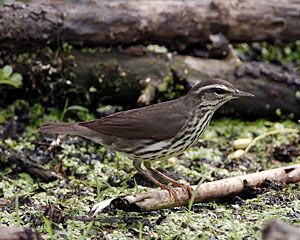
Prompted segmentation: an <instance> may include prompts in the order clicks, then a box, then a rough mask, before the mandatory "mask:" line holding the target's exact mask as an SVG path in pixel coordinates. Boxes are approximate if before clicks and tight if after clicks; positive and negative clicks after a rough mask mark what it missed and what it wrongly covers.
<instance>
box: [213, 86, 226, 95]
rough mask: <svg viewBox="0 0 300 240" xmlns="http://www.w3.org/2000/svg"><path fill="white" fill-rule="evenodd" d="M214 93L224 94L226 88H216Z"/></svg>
mask: <svg viewBox="0 0 300 240" xmlns="http://www.w3.org/2000/svg"><path fill="white" fill-rule="evenodd" d="M215 93H216V94H218V95H224V94H226V93H227V91H226V90H224V89H220V88H219V89H216V90H215Z"/></svg>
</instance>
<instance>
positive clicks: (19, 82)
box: [9, 73, 23, 88]
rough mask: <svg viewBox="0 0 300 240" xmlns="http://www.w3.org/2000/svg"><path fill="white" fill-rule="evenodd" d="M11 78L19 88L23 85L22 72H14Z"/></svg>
mask: <svg viewBox="0 0 300 240" xmlns="http://www.w3.org/2000/svg"><path fill="white" fill-rule="evenodd" d="M9 79H10V80H11V81H12V82H14V83H15V86H16V87H18V88H19V87H21V86H22V80H23V77H22V75H21V74H20V73H14V74H13V75H11V77H10V78H9Z"/></svg>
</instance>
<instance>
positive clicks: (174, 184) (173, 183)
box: [172, 181, 194, 198]
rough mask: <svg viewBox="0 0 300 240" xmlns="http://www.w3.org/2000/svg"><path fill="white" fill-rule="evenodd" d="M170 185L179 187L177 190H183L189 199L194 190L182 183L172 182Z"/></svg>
mask: <svg viewBox="0 0 300 240" xmlns="http://www.w3.org/2000/svg"><path fill="white" fill-rule="evenodd" d="M172 185H173V186H174V187H179V188H181V189H183V190H184V191H186V192H187V194H188V195H189V198H191V197H192V195H193V191H194V189H193V188H192V187H191V186H188V185H185V184H183V183H180V182H176V181H174V182H172Z"/></svg>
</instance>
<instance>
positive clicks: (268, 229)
mask: <svg viewBox="0 0 300 240" xmlns="http://www.w3.org/2000/svg"><path fill="white" fill-rule="evenodd" d="M297 239H300V227H299V226H298V227H297V226H293V225H289V224H287V223H284V222H281V221H279V220H274V221H272V222H270V223H268V224H267V225H266V226H265V228H264V230H263V240H297Z"/></svg>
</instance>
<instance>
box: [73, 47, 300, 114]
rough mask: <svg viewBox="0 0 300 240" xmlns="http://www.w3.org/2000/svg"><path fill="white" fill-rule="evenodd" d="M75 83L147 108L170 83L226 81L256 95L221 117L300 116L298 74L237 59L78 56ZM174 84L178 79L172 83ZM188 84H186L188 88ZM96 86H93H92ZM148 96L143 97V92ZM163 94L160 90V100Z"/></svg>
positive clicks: (118, 54)
mask: <svg viewBox="0 0 300 240" xmlns="http://www.w3.org/2000/svg"><path fill="white" fill-rule="evenodd" d="M75 59H76V66H77V68H76V70H75V75H76V76H77V77H76V78H75V79H74V82H76V83H78V84H81V85H83V86H85V87H88V86H91V85H93V83H92V82H93V81H94V83H95V80H96V79H97V80H98V79H101V84H96V85H95V86H96V88H97V89H101V92H100V95H101V96H102V97H103V96H107V98H110V99H118V100H119V101H120V102H124V101H125V102H126V101H128V102H136V101H137V99H138V100H139V101H140V102H141V103H143V104H149V103H150V102H151V100H152V99H153V98H155V90H153V86H156V87H157V86H159V84H161V83H163V82H167V83H168V81H169V79H170V78H173V79H174V78H176V79H177V80H176V83H177V84H182V85H190V86H192V85H194V84H195V83H197V82H199V81H203V80H206V79H209V78H215V77H217V78H222V79H226V80H228V81H230V82H231V83H233V84H234V85H235V86H236V87H238V88H240V89H241V90H244V91H249V92H251V93H254V94H255V95H256V97H255V98H251V99H239V100H235V101H233V102H231V103H229V104H226V105H225V106H223V107H222V108H221V109H220V111H219V113H220V114H221V115H237V116H253V117H267V118H268V117H276V110H277V109H280V110H281V112H282V114H286V115H288V114H293V115H294V117H296V118H297V117H299V116H300V107H299V106H300V98H299V96H297V94H296V93H297V91H300V77H299V76H298V74H297V72H296V71H295V70H289V69H286V68H285V67H284V66H276V65H273V64H269V63H264V62H241V61H239V60H238V59H237V58H236V57H235V56H229V57H228V58H227V59H224V60H215V59H201V58H196V57H190V56H182V55H178V56H176V55H174V56H172V57H170V55H169V57H166V56H165V55H159V54H154V55H153V54H147V53H146V54H144V55H142V56H132V55H130V54H128V53H121V52H105V53H101V54H95V55H94V54H92V55H90V54H88V55H86V54H82V53H79V52H77V53H75ZM174 81H175V80H174ZM186 82H187V83H188V84H186ZM93 86H94V85H93ZM142 89H144V91H143V92H142V93H141V90H142ZM156 90H157V89H156ZM157 94H160V93H159V91H156V95H157ZM277 113H278V111H277Z"/></svg>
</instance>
